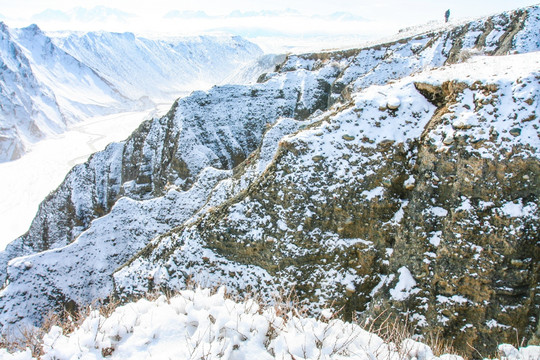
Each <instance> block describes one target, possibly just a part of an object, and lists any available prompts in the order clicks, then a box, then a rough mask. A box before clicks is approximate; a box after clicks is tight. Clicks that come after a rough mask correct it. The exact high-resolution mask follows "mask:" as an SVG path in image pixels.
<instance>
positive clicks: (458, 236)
mask: <svg viewBox="0 0 540 360" xmlns="http://www.w3.org/2000/svg"><path fill="white" fill-rule="evenodd" d="M538 13H539V10H538V7H533V8H529V9H526V10H523V11H521V12H517V13H507V14H502V15H499V16H496V17H493V18H490V19H484V20H481V21H480V20H479V21H476V22H473V23H471V24H469V25H465V26H462V27H460V28H457V29H453V30H451V31H446V32H445V31H441V32H432V33H426V34H420V35H418V36H414V37H412V38H409V39H404V40H400V41H397V42H395V43H391V44H383V45H380V46H375V47H372V48H368V49H360V50H350V51H346V52H337V53H324V54H307V55H300V56H289V57H288V58H287V59H286V60H285V62H284V63H283V64H282V65H281V66H280V67H279V69H278V71H277V72H275V73H269V74H266V75H265V76H264V77H261V79H260V83H258V84H255V85H252V86H225V87H216V88H213V89H212V90H210V91H209V92H206V93H205V92H197V93H194V94H192V95H191V96H190V97H188V98H185V99H182V100H179V101H178V102H177V103H176V104H175V105H174V106H173V108H172V110H171V112H170V113H169V114H168V115H167V116H165V117H163V118H160V119H153V120H151V121H148V122H146V123H144V124H143V125H141V127H140V128H139V129H138V130H137V131H136V132H135V133H134V134H133V135H132V136H131V137H130V139H128V140H127V141H126V142H125V143H122V144H116V145H111V146H110V147H109V148H108V149H107V150H106V152H104V153H100V154H96V155H95V156H94V158H93V159H92V160H91V161H90V162H89V163H87V164H84V165H82V166H80V167H79V168H76V169H74V170H73V171H72V175H70V176H73V178H72V179H73V181H74V182H75V181H76V179H79V177H80V176H81V175H82V174H83V173H86V174H94V175H91V176H90V175H87V177H86V179H88V181H87V182H86V181H85V182H83V184H86V183H87V184H88V188H86V189H85V191H84V192H80V191H79V190H78V189H75V188H73V187H72V185H70V180H69V179H70V178H69V177H68V180H66V182H65V183H64V184H63V185H62V187H65V189H66V190H65V193H63V192H62V190H59V191H57V192H56V193H54V194H52V195H51V197H50V198H49V200H48V201H47V202H44V203H43V204H42V209H43V211H45V210H44V209H48V210H46V211H47V212H46V213H45V212H42V213H41V214H42V218H45V217H48V218H50V219H55V218H56V217H58V219H60V218H63V219H68V220H67V221H65V220H64V223H62V222H61V221H60V220H58V221H51V222H49V223H47V227H45V226H43V225H41V224H40V221H41V220H39V219H40V218H39V216H38V218H37V220H36V221H35V227H34V228H33V229H32V230H31V231H30V232H29V233H28V234H26V235H25V236H24V237H22V238H20V239H18V240H17V242H16V243H15V244H19V245H17V246H18V248H20V249H23V250H21V252H20V253H14V254H15V255H16V256H20V255H23V254H31V253H32V252H36V251H41V250H42V249H43V247H45V245H44V244H45V242H44V241H43V234H44V233H45V232H44V231H43V229H45V228H46V229H47V233H51V225H53V224H66V223H67V224H69V225H62V228H61V227H60V226H59V227H58V228H55V230H54V231H55V234H57V235H55V237H54V238H55V239H63V240H62V241H64V242H63V243H59V244H58V246H64V245H67V246H65V247H59V248H57V249H54V250H49V251H46V252H41V253H37V254H34V255H30V256H26V257H23V258H17V259H13V260H12V261H11V262H10V264H9V266H8V274H7V278H8V282H7V283H6V284H7V286H6V287H5V288H4V290H3V291H2V293H1V294H0V311H1V313H0V321H1V322H2V324H3V325H5V326H8V325H9V324H14V323H18V322H20V321H39V319H40V317H41V316H42V315H43V313H44V311H45V309H50V308H54V307H56V308H61V307H62V305H63V304H64V303H65V302H68V301H74V302H77V303H88V302H91V301H93V300H95V299H97V298H106V297H108V296H113V295H114V296H118V297H120V298H123V299H129V298H131V297H134V296H138V295H139V294H141V293H144V292H146V291H153V290H156V289H172V290H175V289H179V288H182V287H183V286H185V282H186V281H187V280H195V281H197V282H199V283H201V284H203V285H215V284H225V285H227V286H228V287H229V288H230V289H236V290H237V291H244V290H246V289H249V290H255V291H259V292H260V293H262V294H265V293H266V294H270V293H272V292H274V291H278V290H279V289H282V288H291V287H294V288H295V290H296V292H297V294H298V296H299V298H300V299H301V300H302V301H303V302H305V304H306V306H308V307H309V309H310V310H311V311H314V312H317V311H318V310H320V309H321V308H323V307H327V306H333V307H334V308H335V309H336V310H337V309H342V311H341V314H342V315H343V317H345V318H349V319H350V318H353V317H354V318H357V317H359V316H360V317H376V316H377V315H379V314H381V313H382V312H388V311H392V312H394V313H395V314H396V316H408V318H409V321H410V322H411V323H413V324H415V325H416V326H417V330H418V332H419V333H423V334H429V333H433V334H436V333H442V334H443V335H444V336H445V337H446V338H448V339H451V340H452V341H453V342H454V345H455V346H457V347H458V348H459V349H461V350H462V351H463V352H464V353H468V354H469V355H471V356H476V355H475V354H476V353H475V354H472V353H471V346H472V347H474V348H475V349H477V350H478V351H480V352H487V351H491V349H492V345H493V344H497V343H500V342H503V341H507V340H508V339H509V337H510V336H512V337H515V332H516V331H517V332H518V334H520V336H522V337H523V338H525V339H527V340H528V339H533V334H534V332H535V330H536V328H537V323H538V308H539V306H540V305H539V302H538V295H537V289H536V287H537V285H536V284H537V281H538V265H537V264H538V253H537V249H536V248H537V239H538V219H539V216H540V214H539V209H538V205H537V203H538V196H539V194H538V189H537V186H535V184H537V183H538V180H539V177H540V174H539V171H540V168H539V151H540V139H539V138H538V120H537V118H536V113H537V110H538V103H539V101H540V99H538V96H539V95H538V93H539V92H538V71H537V69H538V61H539V59H538V56H537V53H533V54H523V55H519V54H514V55H509V56H500V57H497V58H495V57H485V58H477V59H472V60H471V61H469V62H467V63H464V64H454V65H449V64H448V59H449V58H450V56H451V54H452V51H454V52H460V51H461V50H463V49H473V48H475V47H477V46H479V45H478V44H482V45H481V46H480V47H481V48H482V51H484V52H485V53H486V54H492V53H495V52H496V51H497V49H499V47H500V46H501V45H502V44H503V43H506V42H507V41H509V40H507V38H508V37H511V38H512V41H511V44H513V45H512V46H513V48H512V51H513V52H527V49H528V46H529V45H530V44H531V43H532V42H534V41H537V40H534V39H538V34H537V31H536V28H535V24H536V23H535V21H536V20H535V19H537V18H538ZM515 26H518V27H519V29H520V30H519V31H517V32H516V31H515ZM510 27H511V28H510ZM489 29H491V30H489ZM480 30H481V31H480ZM484 33H489V34H488V36H485V39H483V40H482V39H481V36H482V34H484ZM502 34H508V35H505V37H504V39H503V37H502V36H503V35H502ZM501 39H502V40H501ZM527 44H528V45H527ZM530 46H532V45H530ZM452 49H454V50H452ZM456 49H457V50H456ZM460 49H461V50H460ZM450 62H452V61H450ZM445 63H447V65H445ZM516 64H519V66H516ZM443 65H444V66H443ZM495 66H496V67H497V69H498V70H497V72H495V73H494V71H493V70H492V69H493V68H494V67H495ZM92 176H94V177H93V178H92ZM83 178H84V177H83ZM92 180H93V181H92ZM62 187H61V188H60V189H62ZM83 193H84V194H88V195H87V197H86V198H83V197H82V196H81V195H82V194H83ZM90 194H92V195H90ZM55 199H58V201H57V204H55V201H56V200H55ZM68 199H69V200H68ZM74 199H75V200H76V201H75V200H74ZM70 201H71V205H70V206H68V205H67V204H69V203H70ZM60 204H66V205H64V207H63V208H64V209H68V208H70V207H71V208H73V209H74V210H73V211H72V212H71V214H75V218H71V219H70V218H69V217H63V215H62V213H61V212H60V211H58V210H54V209H55V207H56V208H61V207H59V206H62V205H60ZM94 204H99V206H98V207H97V209H98V210H96V206H95V205H94ZM48 206H50V208H47V207H48ZM78 216H81V217H80V218H79V217H78ZM42 223H43V222H42ZM78 234H80V235H78ZM77 236H78V237H77ZM72 241H73V242H72ZM68 244H69V245H68ZM14 246H15V245H14ZM40 246H42V247H40ZM49 246H50V245H49ZM24 251H27V252H26V253H25V252H24ZM4 256H6V255H4ZM13 256H14V255H13V254H11V255H9V256H6V257H7V258H10V257H13ZM58 259H70V260H66V261H60V260H58ZM96 259H97V260H96ZM6 261H7V260H6ZM29 289H32V293H33V296H32V297H31V300H30V298H29V296H28V291H29ZM388 309H390V310H388ZM469 345H470V346H469Z"/></svg>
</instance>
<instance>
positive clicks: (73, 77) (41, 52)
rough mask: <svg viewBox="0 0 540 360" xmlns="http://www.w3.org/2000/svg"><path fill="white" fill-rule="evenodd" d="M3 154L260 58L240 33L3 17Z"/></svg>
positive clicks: (205, 83)
mask: <svg viewBox="0 0 540 360" xmlns="http://www.w3.org/2000/svg"><path fill="white" fill-rule="evenodd" d="M0 31H1V34H2V35H1V36H2V38H1V41H2V45H1V48H0V56H1V59H2V63H3V66H2V68H1V70H0V76H1V78H0V86H1V88H2V91H1V95H0V96H1V97H0V103H1V104H2V107H1V110H0V161H9V160H12V159H16V158H18V157H20V156H21V155H22V154H23V153H24V152H25V150H26V149H27V148H28V146H29V145H30V144H31V143H34V142H35V141H37V140H39V139H40V138H43V137H45V136H47V135H50V134H57V133H60V132H62V131H64V130H65V129H66V128H67V126H68V125H69V124H70V123H73V122H76V121H81V120H83V119H85V118H88V117H91V116H97V115H105V114H110V113H118V112H122V111H133V110H142V109H147V108H150V107H151V106H153V102H163V101H165V102H172V101H173V100H174V99H175V98H177V97H178V96H179V95H180V94H182V93H184V92H186V91H191V90H193V89H206V88H209V87H210V86H212V85H214V84H218V83H221V82H222V81H223V80H224V79H225V78H227V77H230V76H231V75H232V74H235V73H236V72H238V71H240V69H242V68H244V67H246V66H248V64H250V63H253V62H256V60H257V59H258V57H259V56H261V55H262V51H261V50H260V49H259V48H258V47H257V46H256V45H254V44H252V43H250V42H248V41H246V40H243V39H242V38H239V37H225V36H224V37H197V38H180V39H170V40H167V41H164V40H148V39H144V38H139V37H135V36H134V35H133V34H129V33H126V34H117V33H106V32H100V33H82V34H81V33H62V34H53V35H54V36H55V37H52V38H51V37H49V36H48V35H46V34H44V33H43V32H41V30H40V29H39V28H38V27H37V26H36V25H32V26H29V27H27V28H24V29H9V28H8V27H7V26H6V25H5V24H3V23H2V24H1V26H0Z"/></svg>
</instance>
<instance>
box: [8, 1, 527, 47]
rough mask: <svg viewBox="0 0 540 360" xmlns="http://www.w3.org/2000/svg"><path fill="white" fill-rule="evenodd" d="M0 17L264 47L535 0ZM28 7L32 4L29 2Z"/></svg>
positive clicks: (170, 7) (330, 39) (103, 10)
mask: <svg viewBox="0 0 540 360" xmlns="http://www.w3.org/2000/svg"><path fill="white" fill-rule="evenodd" d="M2 2H3V4H2V6H1V7H0V9H1V10H0V20H3V21H5V22H6V24H7V25H8V26H10V27H24V26H28V25H30V24H34V23H35V24H37V25H38V26H39V27H40V28H41V29H43V30H45V31H59V30H71V31H99V30H105V31H115V32H133V33H136V34H138V35H143V36H154V37H155V36H171V35H176V36H188V35H200V34H217V33H219V34H230V35H239V36H242V37H245V38H247V39H249V40H251V41H254V42H256V43H258V44H259V45H261V46H262V47H263V49H264V50H265V51H280V50H281V51H283V50H286V49H287V48H288V47H289V48H294V47H295V46H297V47H298V46H300V47H301V45H302V44H305V45H306V46H308V44H311V45H310V46H315V47H317V46H318V47H320V48H328V47H338V46H343V45H346V44H349V43H351V44H352V43H358V42H362V41H370V40H376V39H380V38H383V37H386V36H390V35H392V34H395V33H397V32H398V31H399V30H400V29H403V28H407V27H410V26H415V25H422V24H426V23H430V22H431V23H440V24H444V12H445V11H446V10H447V9H450V11H451V16H450V20H451V21H452V22H457V21H460V20H464V19H470V18H475V17H481V16H487V15H491V14H494V13H497V12H501V11H505V10H511V9H514V8H518V7H524V6H530V5H534V4H535V3H537V1H532V0H514V1H512V2H511V3H510V2H508V1H506V0H493V1H485V0H482V1H475V2H471V1H465V0H455V1H448V2H440V1H429V0H414V1H408V2H406V3H404V2H402V1H398V0H382V1H378V2H372V1H356V2H354V3H351V2H350V1H344V0H335V1H332V2H328V1H306V0H300V1H284V0H275V1H272V2H270V1H259V2H252V1H246V0H232V1H227V2H220V1H217V0H212V1H192V0H189V1H183V2H181V3H179V2H177V1H170V0H156V1H153V2H151V3H132V2H131V1H128V0H110V1H102V0H100V1H95V2H92V4H91V5H88V2H85V1H82V0H75V1H71V2H70V3H69V5H67V6H66V5H65V4H66V3H65V2H63V1H60V0H52V1H47V2H42V1H39V0H22V1H18V2H8V1H5V0H2ZM29 9H31V10H29Z"/></svg>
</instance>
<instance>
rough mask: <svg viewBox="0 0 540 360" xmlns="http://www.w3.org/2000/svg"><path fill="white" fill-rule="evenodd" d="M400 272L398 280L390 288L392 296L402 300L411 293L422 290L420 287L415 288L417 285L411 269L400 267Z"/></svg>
mask: <svg viewBox="0 0 540 360" xmlns="http://www.w3.org/2000/svg"><path fill="white" fill-rule="evenodd" d="M398 272H399V277H398V282H397V284H396V286H394V288H393V289H390V295H391V296H392V298H394V300H398V301H402V300H405V299H406V298H407V297H409V295H411V294H414V293H415V292H418V291H420V289H415V288H414V287H415V286H416V281H415V280H414V278H413V276H412V275H411V272H410V271H409V269H407V268H406V267H405V266H403V267H401V268H399V269H398Z"/></svg>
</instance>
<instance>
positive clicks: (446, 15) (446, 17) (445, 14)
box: [444, 9, 450, 22]
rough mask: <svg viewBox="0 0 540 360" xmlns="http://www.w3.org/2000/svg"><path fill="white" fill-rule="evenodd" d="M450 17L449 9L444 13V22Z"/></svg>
mask: <svg viewBox="0 0 540 360" xmlns="http://www.w3.org/2000/svg"><path fill="white" fill-rule="evenodd" d="M449 18H450V9H448V10H446V12H445V13H444V20H445V21H444V22H448V19H449Z"/></svg>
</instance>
